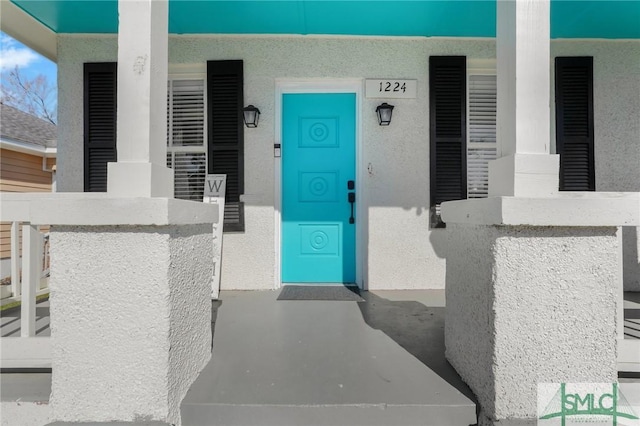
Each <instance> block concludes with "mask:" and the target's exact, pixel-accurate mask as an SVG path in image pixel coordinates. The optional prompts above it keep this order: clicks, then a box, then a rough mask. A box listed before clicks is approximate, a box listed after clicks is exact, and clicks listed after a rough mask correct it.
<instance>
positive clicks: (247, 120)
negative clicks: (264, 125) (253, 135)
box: [242, 105, 260, 128]
mask: <svg viewBox="0 0 640 426" xmlns="http://www.w3.org/2000/svg"><path fill="white" fill-rule="evenodd" d="M242 116H243V118H244V125H245V126H247V127H249V128H254V127H258V120H260V110H259V109H258V108H256V107H254V106H253V105H249V106H248V107H246V108H243V109H242Z"/></svg>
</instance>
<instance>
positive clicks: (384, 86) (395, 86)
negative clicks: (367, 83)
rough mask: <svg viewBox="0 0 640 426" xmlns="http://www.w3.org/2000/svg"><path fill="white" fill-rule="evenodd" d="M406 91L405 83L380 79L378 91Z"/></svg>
mask: <svg viewBox="0 0 640 426" xmlns="http://www.w3.org/2000/svg"><path fill="white" fill-rule="evenodd" d="M406 91H407V83H401V82H399V81H381V82H380V93H383V92H402V93H405V92H406Z"/></svg>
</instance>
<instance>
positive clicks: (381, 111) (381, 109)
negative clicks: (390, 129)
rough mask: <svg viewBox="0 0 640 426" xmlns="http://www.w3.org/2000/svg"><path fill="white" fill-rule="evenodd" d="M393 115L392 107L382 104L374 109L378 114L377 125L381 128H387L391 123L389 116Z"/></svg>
mask: <svg viewBox="0 0 640 426" xmlns="http://www.w3.org/2000/svg"><path fill="white" fill-rule="evenodd" d="M392 113H393V105H389V104H388V103H386V102H384V103H382V104H380V105H378V107H377V108H376V114H378V124H379V125H381V126H388V125H389V123H391V114H392Z"/></svg>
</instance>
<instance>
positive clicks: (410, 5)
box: [12, 0, 640, 39]
mask: <svg viewBox="0 0 640 426" xmlns="http://www.w3.org/2000/svg"><path fill="white" fill-rule="evenodd" d="M12 1H13V3H15V4H16V5H18V6H19V7H21V8H22V9H24V10H25V11H26V12H27V13H29V14H30V15H32V16H33V17H35V18H36V19H37V20H39V21H40V22H42V23H43V24H44V25H46V26H47V27H49V28H51V29H52V30H53V31H55V32H56V33H116V32H117V26H118V11H117V1H116V0H12ZM495 13H496V2H495V0H448V1H439V0H428V1H420V0H414V1H381V0H378V1H307V0H301V1H286V0H283V1H255V0H236V1H218V0H209V1H206V0H170V3H169V31H170V32H171V33H173V34H208V33H211V34H339V35H377V36H426V37H435V36H445V37H446V36H449V37H494V36H495V24H496V18H495ZM551 37H552V38H610V39H616V38H617V39H620V38H625V39H629V38H634V39H640V0H622V1H618V0H609V1H590V0H552V3H551Z"/></svg>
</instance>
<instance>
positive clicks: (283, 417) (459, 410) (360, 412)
mask: <svg viewBox="0 0 640 426" xmlns="http://www.w3.org/2000/svg"><path fill="white" fill-rule="evenodd" d="M474 423H475V412H474V411H473V410H470V409H469V407H465V406H458V407H454V406H427V405H404V406H403V405H386V404H378V405H364V404H363V405H324V406H323V405H315V406H294V405H292V406H286V405H232V404H184V405H183V406H182V424H183V426H195V425H198V426H202V425H225V426H270V425H273V426H276V425H277V426H289V425H290V426H311V425H318V426H320V425H323V426H325V425H345V426H346V425H348V426H357V425H363V426H364V425H366V426H416V425H431V426H448V425H452V426H467V425H470V424H474Z"/></svg>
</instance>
